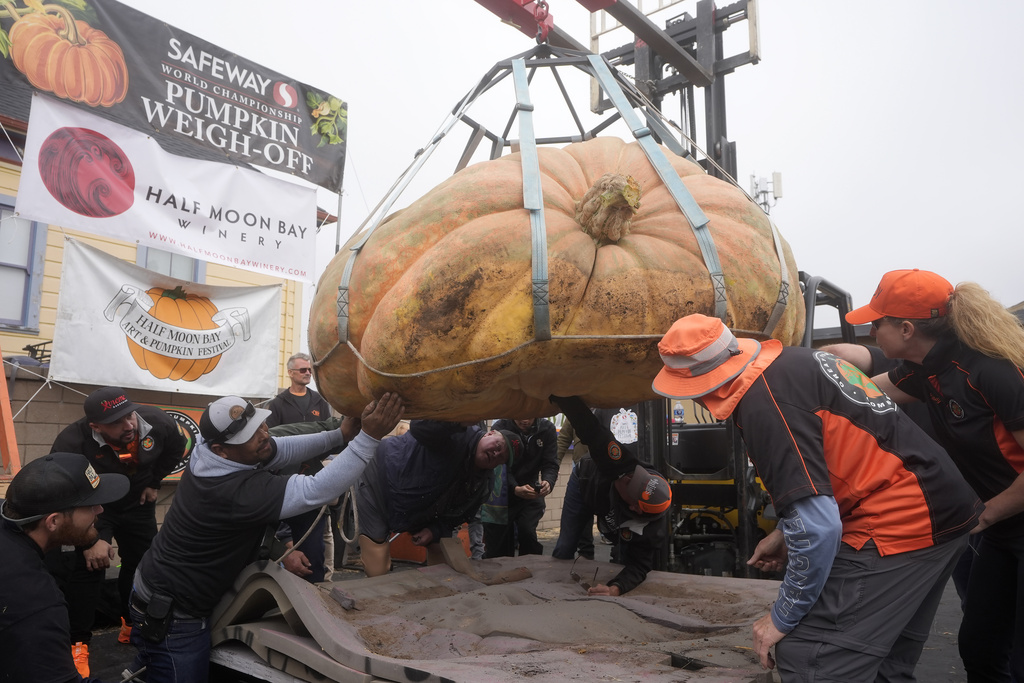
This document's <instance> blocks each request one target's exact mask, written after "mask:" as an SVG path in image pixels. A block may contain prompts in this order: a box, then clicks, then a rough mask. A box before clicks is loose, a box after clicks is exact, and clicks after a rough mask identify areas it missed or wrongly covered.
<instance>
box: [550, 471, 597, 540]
mask: <svg viewBox="0 0 1024 683" xmlns="http://www.w3.org/2000/svg"><path fill="white" fill-rule="evenodd" d="M593 526H594V511H593V510H591V509H590V508H589V507H587V504H586V501H584V500H583V491H582V489H581V487H580V477H579V465H573V466H572V474H570V475H569V482H568V483H567V484H566V485H565V497H564V498H563V499H562V519H561V522H560V529H559V531H558V540H557V541H556V542H555V550H554V552H552V553H551V556H552V557H555V558H557V559H559V560H571V559H573V558H574V557H575V556H576V547H577V546H578V545H579V542H580V537H581V536H582V535H583V531H584V530H585V529H587V528H590V529H593ZM590 559H594V558H593V556H591V557H590Z"/></svg>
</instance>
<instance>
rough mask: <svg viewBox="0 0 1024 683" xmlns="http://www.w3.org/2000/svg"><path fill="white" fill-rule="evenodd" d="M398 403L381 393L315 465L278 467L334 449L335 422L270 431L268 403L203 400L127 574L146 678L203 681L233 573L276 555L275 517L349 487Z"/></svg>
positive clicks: (392, 421)
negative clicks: (164, 506) (160, 519)
mask: <svg viewBox="0 0 1024 683" xmlns="http://www.w3.org/2000/svg"><path fill="white" fill-rule="evenodd" d="M403 410H404V408H403V407H402V399H401V398H400V397H399V396H398V395H397V394H390V393H385V394H384V395H383V396H381V397H380V398H379V399H377V400H375V401H373V402H371V403H370V404H369V405H368V406H366V408H364V409H363V413H362V415H361V416H360V419H359V428H360V431H359V433H358V434H356V435H355V437H354V438H353V439H352V440H351V441H350V442H349V443H348V445H347V446H345V449H344V450H343V451H342V452H341V454H339V455H338V456H337V457H335V458H334V459H333V460H331V461H330V462H329V463H327V465H325V466H324V468H323V469H322V470H320V471H319V472H317V473H316V474H313V475H303V474H292V475H285V474H280V472H282V471H285V470H286V469H287V467H288V466H289V465H292V464H295V463H300V462H304V461H306V460H308V459H309V458H310V457H311V456H312V455H314V454H316V453H323V452H324V451H328V450H337V449H340V448H341V445H342V442H343V440H344V436H343V434H342V431H341V429H335V430H333V431H325V432H317V433H313V434H301V435H296V436H282V437H272V436H270V430H269V429H268V428H267V425H266V420H267V417H268V416H269V415H270V411H269V410H263V409H260V408H256V407H255V406H254V405H253V404H252V403H250V402H249V401H246V400H244V399H242V398H241V397H239V396H225V397H223V398H220V399H217V400H216V401H214V402H213V403H211V404H210V405H209V406H207V408H206V410H205V411H204V412H203V416H202V417H201V418H200V420H199V432H200V434H201V435H202V437H203V439H202V441H200V442H199V444H198V445H197V446H196V449H195V453H194V454H193V455H192V457H191V458H190V459H189V463H188V466H187V467H186V468H185V471H184V473H182V475H181V483H179V484H178V488H177V491H176V492H175V494H174V502H173V503H171V508H170V510H168V512H167V515H166V517H165V518H164V524H163V526H162V527H160V533H159V534H157V537H156V539H155V540H154V541H153V545H152V547H150V549H149V550H148V551H146V555H145V556H144V557H143V558H142V562H141V563H140V564H139V569H138V571H137V572H136V574H135V590H134V592H133V593H132V595H131V611H132V614H133V616H135V617H136V618H135V619H134V626H133V628H132V637H131V642H132V644H133V645H135V647H136V648H138V650H139V656H138V657H137V658H136V660H135V666H134V669H135V670H138V669H140V668H142V667H143V666H144V667H146V680H147V681H149V683H206V681H207V680H208V679H209V673H210V672H209V668H210V646H211V644H210V615H211V614H212V613H213V611H214V609H215V608H216V606H217V603H218V602H219V601H220V599H221V598H222V597H223V596H224V595H225V593H227V592H228V591H229V590H230V588H231V584H232V583H234V581H235V578H236V577H237V576H238V574H239V572H241V571H242V570H243V569H244V568H245V566H246V565H247V564H249V563H250V562H254V561H256V560H259V559H268V560H273V559H274V558H275V557H276V549H272V548H271V547H270V546H269V543H268V542H267V541H268V540H269V539H270V538H272V537H273V532H274V531H275V530H276V529H277V522H278V520H280V519H282V518H286V517H294V516H295V515H297V514H300V513H302V512H306V511H308V510H314V509H318V508H319V507H320V506H322V505H323V504H324V503H327V502H328V501H331V500H334V499H335V498H337V497H338V496H340V495H341V494H342V493H344V492H345V490H346V489H348V488H349V487H350V486H352V484H354V483H355V482H356V480H357V479H358V478H359V475H360V474H362V472H363V468H364V467H366V463H367V462H368V461H370V460H371V459H372V458H373V456H374V453H375V452H376V450H377V446H378V444H379V443H380V439H381V438H383V437H384V436H385V435H386V434H387V433H388V432H390V431H391V430H392V429H394V427H395V425H396V424H398V421H399V420H400V419H401V418H402V411H403Z"/></svg>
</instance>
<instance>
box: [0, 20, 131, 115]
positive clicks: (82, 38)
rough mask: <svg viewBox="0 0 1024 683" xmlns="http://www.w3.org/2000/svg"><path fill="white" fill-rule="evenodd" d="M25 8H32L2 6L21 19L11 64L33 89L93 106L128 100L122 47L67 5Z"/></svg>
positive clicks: (12, 40)
mask: <svg viewBox="0 0 1024 683" xmlns="http://www.w3.org/2000/svg"><path fill="white" fill-rule="evenodd" d="M25 4H26V5H28V8H27V9H18V8H17V7H15V5H14V4H13V3H11V2H4V3H2V4H0V7H2V8H3V9H4V10H6V14H7V15H8V16H11V17H13V18H14V20H15V21H14V25H13V26H11V28H10V30H9V32H8V34H7V36H6V38H7V41H8V42H9V44H10V45H9V51H10V56H11V60H12V61H13V62H14V66H15V68H17V69H18V71H20V72H22V73H23V74H25V77H26V78H27V79H28V82H29V83H31V84H32V86H33V87H35V88H38V89H39V90H45V91H47V92H52V93H53V94H54V95H56V96H58V97H62V98H64V99H67V100H71V101H73V102H82V103H84V104H88V105H89V106H91V107H110V106H113V105H115V104H117V103H118V102H121V101H123V100H124V98H125V96H126V95H127V94H128V65H127V64H126V62H125V58H124V52H122V51H121V47H120V46H119V45H118V44H117V43H115V42H114V41H113V40H111V39H110V38H109V37H108V36H107V34H106V33H104V32H103V31H100V30H99V29H95V28H93V27H92V26H90V25H89V24H87V23H86V22H84V21H79V20H76V19H75V18H74V16H72V14H71V12H70V11H68V9H66V8H65V7H62V6H61V5H58V4H46V5H43V4H41V3H40V2H39V1H38V0H26V2H25ZM0 33H2V31H0ZM2 37H3V36H0V38H2ZM0 47H3V46H2V45H0Z"/></svg>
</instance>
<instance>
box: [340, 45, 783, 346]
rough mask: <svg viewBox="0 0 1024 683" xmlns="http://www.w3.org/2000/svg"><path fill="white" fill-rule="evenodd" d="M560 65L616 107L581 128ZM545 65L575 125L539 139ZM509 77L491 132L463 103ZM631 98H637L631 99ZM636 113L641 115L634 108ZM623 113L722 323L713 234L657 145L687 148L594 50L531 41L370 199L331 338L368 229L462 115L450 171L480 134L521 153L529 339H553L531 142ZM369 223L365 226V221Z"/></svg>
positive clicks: (343, 313)
mask: <svg viewBox="0 0 1024 683" xmlns="http://www.w3.org/2000/svg"><path fill="white" fill-rule="evenodd" d="M559 66H567V67H572V68H576V69H579V70H581V71H584V72H586V73H588V74H589V75H591V76H592V77H594V78H596V79H597V80H598V82H599V83H600V85H601V87H602V88H603V89H604V91H605V92H606V93H607V94H608V96H609V98H610V100H611V101H612V103H613V104H614V107H615V112H614V113H610V114H609V115H608V117H607V118H606V119H605V120H603V121H602V122H601V123H599V124H598V125H596V126H594V127H593V128H591V129H589V130H585V129H584V127H583V125H582V123H581V122H580V119H579V117H578V115H577V113H576V111H575V109H574V107H573V106H572V103H571V101H570V100H569V97H568V94H567V92H566V90H565V87H564V85H563V83H562V81H561V79H560V77H559V76H558V71H557V67H559ZM542 67H548V68H551V70H552V74H553V76H554V78H555V81H556V83H557V84H558V87H559V89H560V90H561V93H562V96H563V98H564V99H565V103H566V106H567V107H568V109H569V111H570V113H571V114H572V118H573V120H574V122H575V124H576V128H577V132H576V134H573V135H567V136H560V137H553V138H542V139H538V138H537V137H536V135H535V132H534V117H533V113H534V106H533V104H532V102H531V100H530V94H529V84H530V78H531V77H532V75H533V73H534V72H535V71H536V69H538V68H542ZM509 75H511V76H512V80H513V85H514V88H515V95H516V103H515V106H514V108H513V111H512V113H511V115H510V117H509V120H508V122H507V125H506V128H505V130H504V131H503V133H502V134H501V135H497V134H495V133H493V132H491V131H490V130H488V129H487V128H486V127H485V126H483V125H482V124H481V123H478V122H477V121H474V120H473V119H472V118H470V117H469V116H468V114H467V112H468V110H469V108H470V107H471V106H472V104H473V103H474V102H475V101H476V100H477V98H478V97H479V96H481V95H482V94H483V93H485V92H487V91H488V90H490V89H491V88H492V87H493V86H494V85H496V84H497V83H498V82H500V81H502V80H504V79H505V78H506V77H507V76H509ZM631 101H632V102H635V103H636V104H635V105H634V104H631ZM638 109H639V110H640V111H642V112H643V120H641V117H640V115H639V114H638V113H637V110H638ZM620 118H621V119H622V120H623V122H624V123H625V124H626V125H627V126H628V127H629V129H630V131H631V132H632V134H633V136H634V137H635V138H636V140H637V142H638V143H639V144H640V146H641V148H642V149H643V150H644V153H645V154H646V156H647V158H648V160H649V161H650V162H651V164H652V166H653V167H654V168H655V170H656V171H657V173H658V175H659V177H660V178H661V179H662V182H664V183H665V185H666V188H667V189H668V190H669V192H670V193H671V194H672V197H673V199H674V200H675V202H676V204H677V206H679V209H680V210H681V211H682V213H683V215H684V216H685V217H686V219H687V221H688V222H689V224H690V227H691V229H692V230H693V233H694V236H695V237H696V239H697V244H698V246H699V248H700V251H701V255H702V257H703V259H704V265H705V267H706V268H707V269H708V274H709V277H710V278H711V282H712V286H713V290H714V297H715V313H714V314H715V316H717V317H718V318H720V319H721V320H723V321H725V318H726V313H727V299H726V288H725V278H724V274H723V273H722V268H721V263H720V260H719V258H718V251H717V248H716V246H715V243H714V239H713V237H712V235H711V232H710V230H709V227H708V225H709V220H708V218H707V216H706V215H705V214H704V212H703V211H702V210H701V208H700V206H699V205H698V204H697V202H696V200H694V198H693V195H691V194H690V192H689V190H687V189H686V186H685V185H684V184H683V182H682V180H681V179H680V178H679V176H678V174H677V173H676V172H675V171H674V169H673V167H672V165H671V163H669V161H668V159H667V158H666V157H665V153H664V150H663V149H662V148H661V146H660V145H664V146H665V147H667V148H668V149H669V150H670V151H672V152H673V153H675V154H678V155H680V156H685V155H686V152H685V150H684V148H683V146H682V145H681V144H680V142H679V141H678V140H677V139H676V138H675V137H674V135H673V134H672V133H671V131H670V128H669V126H668V125H666V123H665V121H664V117H663V115H662V114H661V112H659V111H658V110H657V109H654V108H653V107H650V106H646V104H645V103H644V98H643V96H642V95H641V94H640V93H639V92H638V91H637V90H636V88H635V87H634V86H633V85H632V84H631V83H629V82H628V81H626V80H624V79H623V78H622V77H621V76H618V75H617V74H616V73H615V72H614V71H613V70H612V68H611V67H610V66H609V64H608V62H607V60H606V59H605V58H603V57H601V56H600V55H594V54H589V53H582V52H579V51H577V50H568V49H564V48H558V47H553V46H551V45H547V44H541V45H537V46H536V47H534V48H533V49H531V50H529V51H527V52H525V53H522V54H520V55H517V56H515V57H512V58H510V59H508V60H505V61H502V62H499V63H498V64H496V65H495V66H494V67H493V68H492V69H491V70H490V71H489V72H488V73H487V74H486V75H485V76H484V78H483V79H481V81H480V82H479V83H478V84H477V86H476V87H475V88H473V90H471V91H470V92H469V93H468V94H467V95H466V97H465V98H464V99H463V100H462V101H461V102H460V103H459V105H458V106H456V107H455V108H454V109H453V110H452V112H451V114H450V115H449V118H448V119H447V121H446V122H445V124H443V125H442V127H441V129H440V131H439V132H438V133H437V134H436V135H435V136H434V137H433V138H432V139H431V141H430V143H429V144H428V145H427V146H426V147H425V148H424V149H422V150H420V151H419V152H417V154H416V157H415V158H414V160H413V162H412V163H411V164H410V166H409V167H408V168H407V169H406V171H405V172H404V173H403V174H402V175H401V176H400V177H399V179H398V180H397V181H396V182H395V184H394V185H393V186H392V188H391V190H390V191H389V193H388V194H387V195H386V196H385V197H384V198H383V199H382V200H381V201H380V202H379V203H378V204H377V206H376V207H375V208H374V210H373V211H372V212H371V214H370V216H368V217H367V219H366V220H365V221H364V222H363V224H362V225H361V226H360V228H359V231H360V232H361V231H363V230H364V228H366V230H365V234H363V236H362V238H361V239H359V240H358V241H357V242H356V243H355V244H354V245H353V246H352V247H350V254H349V259H348V261H347V262H346V264H345V269H344V272H343V274H342V278H341V282H340V284H339V286H338V341H339V343H340V344H346V343H348V341H349V335H348V321H349V315H348V289H349V284H350V281H351V275H352V270H353V266H354V263H355V259H356V256H357V255H358V253H359V251H360V250H361V249H362V247H363V245H364V244H365V243H366V241H367V240H368V239H369V237H370V235H371V234H372V233H373V231H374V230H375V229H376V228H377V227H378V226H379V225H380V224H381V223H382V222H383V220H384V218H385V217H386V216H387V214H388V211H390V208H391V206H392V205H393V204H394V202H395V201H396V200H397V199H398V197H399V195H400V194H401V192H402V191H403V190H404V189H405V188H406V187H407V186H408V184H409V182H410V180H411V178H412V176H413V175H415V173H416V172H417V171H418V170H419V169H420V168H421V167H422V165H423V164H424V162H425V161H426V160H427V158H428V157H429V156H430V155H431V154H432V153H433V151H434V150H435V149H436V148H437V146H438V145H439V144H440V142H441V140H442V139H444V137H445V136H446V135H447V134H448V132H449V131H451V129H452V128H453V127H454V125H455V123H457V122H459V121H462V122H463V123H465V124H466V125H468V126H469V127H470V128H471V130H472V133H471V135H470V139H469V142H468V143H467V145H466V148H465V150H464V151H463V154H462V156H461V158H460V160H459V162H458V165H457V167H456V169H455V170H456V171H458V170H461V169H462V168H464V167H465V166H466V165H468V163H469V161H470V159H471V158H472V156H473V154H474V152H475V151H476V149H477V148H478V147H479V145H480V144H481V143H482V142H483V141H484V140H485V139H487V140H490V142H491V152H490V157H491V158H492V159H494V158H497V157H499V156H501V154H502V152H503V151H504V148H505V147H510V148H511V147H512V146H513V145H514V144H518V146H519V150H520V153H521V155H522V167H523V207H524V208H525V209H526V210H527V211H529V212H530V226H531V239H532V255H533V264H532V266H533V268H532V288H533V305H534V338H535V340H537V341H546V340H549V339H551V338H552V335H551V322H550V315H549V302H548V261H547V233H546V229H545V221H544V208H543V207H544V197H543V192H542V189H541V180H540V166H539V157H538V154H537V146H538V145H541V144H569V143H572V142H579V141H582V140H589V139H591V138H593V137H596V136H597V135H598V134H599V133H601V132H602V131H603V130H604V129H606V128H607V127H608V126H610V125H612V123H614V122H615V121H617V120H619V119H620ZM516 119H518V120H519V139H518V140H517V141H514V140H512V139H510V138H509V133H510V132H511V129H512V126H513V124H514V123H515V121H516ZM368 225H369V227H368V228H367V226H368ZM772 235H773V238H774V240H775V246H776V252H777V255H778V258H779V263H780V277H781V283H782V284H781V287H780V291H779V297H778V300H777V302H776V306H775V310H774V311H773V313H772V315H771V316H770V318H769V321H768V325H767V326H766V328H765V330H764V334H765V335H766V336H770V335H771V332H772V330H773V329H774V327H775V324H776V323H777V322H778V320H779V318H780V317H781V316H782V313H783V311H784V310H785V306H786V304H787V302H788V297H789V287H788V283H787V266H786V262H785V256H784V253H783V251H782V244H781V241H780V239H779V236H778V232H777V231H776V230H775V226H774V225H772Z"/></svg>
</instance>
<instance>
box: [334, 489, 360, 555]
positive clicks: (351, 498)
mask: <svg viewBox="0 0 1024 683" xmlns="http://www.w3.org/2000/svg"><path fill="white" fill-rule="evenodd" d="M349 502H351V503H352V538H349V537H348V536H346V535H345V506H346V505H348V504H349ZM338 518H339V519H340V520H341V524H340V525H339V526H338V533H339V534H340V535H341V540H343V541H344V542H345V543H354V542H355V540H356V538H358V537H359V506H358V505H357V504H356V487H355V486H351V487H350V488H349V490H348V491H345V495H344V496H342V498H341V513H340V514H339V515H338Z"/></svg>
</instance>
